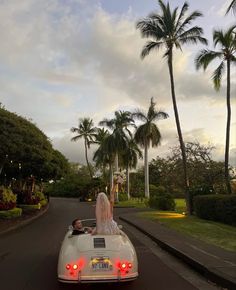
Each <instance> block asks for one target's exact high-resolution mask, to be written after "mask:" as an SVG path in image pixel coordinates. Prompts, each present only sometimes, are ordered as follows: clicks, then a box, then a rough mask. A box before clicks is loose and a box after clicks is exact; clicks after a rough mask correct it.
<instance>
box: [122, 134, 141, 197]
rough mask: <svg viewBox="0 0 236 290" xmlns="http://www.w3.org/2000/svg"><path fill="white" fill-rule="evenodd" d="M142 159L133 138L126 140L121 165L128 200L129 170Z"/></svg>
mask: <svg viewBox="0 0 236 290" xmlns="http://www.w3.org/2000/svg"><path fill="white" fill-rule="evenodd" d="M139 158H143V155H142V152H141V150H140V149H139V148H138V145H137V143H136V142H135V141H134V139H133V138H131V139H129V140H128V143H127V147H126V149H125V150H124V151H123V153H122V163H123V165H124V167H125V169H126V192H127V195H128V199H130V190H129V189H130V188H129V169H132V168H136V166H137V163H138V159H139Z"/></svg>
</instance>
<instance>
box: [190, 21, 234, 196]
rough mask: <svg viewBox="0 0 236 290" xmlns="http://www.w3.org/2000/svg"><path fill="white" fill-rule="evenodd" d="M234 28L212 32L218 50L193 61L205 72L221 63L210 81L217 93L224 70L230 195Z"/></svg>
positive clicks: (205, 52)
mask: <svg viewBox="0 0 236 290" xmlns="http://www.w3.org/2000/svg"><path fill="white" fill-rule="evenodd" d="M235 28H236V25H235V26H232V27H230V28H229V29H228V30H227V31H226V32H223V31H222V30H214V31H213V42H214V47H216V46H217V45H219V46H220V50H218V51H212V50H208V49H204V50H201V51H200V53H199V54H198V55H197V57H196V59H195V64H196V68H197V69H199V68H201V67H203V69H204V70H205V69H206V68H207V67H208V65H209V64H210V63H211V62H212V61H213V60H216V59H220V60H221V62H220V64H219V66H218V67H217V68H216V70H215V71H214V72H213V75H212V79H213V83H214V87H215V89H216V90H217V91H218V90H219V89H220V86H221V79H222V74H223V72H224V70H225V64H226V74H227V89H226V103H227V124H226V141H225V184H226V187H227V191H228V193H231V186H230V176H229V144H230V121H231V105H230V70H231V63H236V34H235V32H234V30H235Z"/></svg>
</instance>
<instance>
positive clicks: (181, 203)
mask: <svg viewBox="0 0 236 290" xmlns="http://www.w3.org/2000/svg"><path fill="white" fill-rule="evenodd" d="M175 204H176V211H177V212H179V213H183V212H185V211H186V202H185V199H184V198H175Z"/></svg>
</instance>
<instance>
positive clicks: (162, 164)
mask: <svg viewBox="0 0 236 290" xmlns="http://www.w3.org/2000/svg"><path fill="white" fill-rule="evenodd" d="M213 150H214V147H213V146H211V145H201V144H199V143H198V142H188V143H186V154H187V166H188V170H189V178H190V180H191V188H190V189H191V192H194V191H196V190H197V191H199V190H200V191H201V190H203V189H204V190H206V191H207V192H208V193H210V190H213V191H214V192H215V193H224V191H225V187H224V164H223V162H217V161H214V160H213V159H212V151H213ZM181 163H182V162H181V150H180V148H179V147H178V146H176V147H173V148H172V149H171V154H170V155H169V156H167V157H166V158H160V157H156V159H153V160H152V161H151V163H150V165H149V168H150V182H151V183H152V184H154V185H156V186H164V187H165V188H166V189H167V191H168V192H169V193H171V194H173V195H174V196H176V197H181V194H182V192H183V191H184V184H183V176H182V174H183V173H182V171H181V170H180V169H181V165H182V164H181Z"/></svg>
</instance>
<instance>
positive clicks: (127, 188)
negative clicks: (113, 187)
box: [126, 166, 130, 199]
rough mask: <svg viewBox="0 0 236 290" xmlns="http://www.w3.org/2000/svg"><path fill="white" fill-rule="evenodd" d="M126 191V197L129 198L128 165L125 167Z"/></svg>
mask: <svg viewBox="0 0 236 290" xmlns="http://www.w3.org/2000/svg"><path fill="white" fill-rule="evenodd" d="M126 192H127V196H128V199H130V192H129V166H127V167H126Z"/></svg>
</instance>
